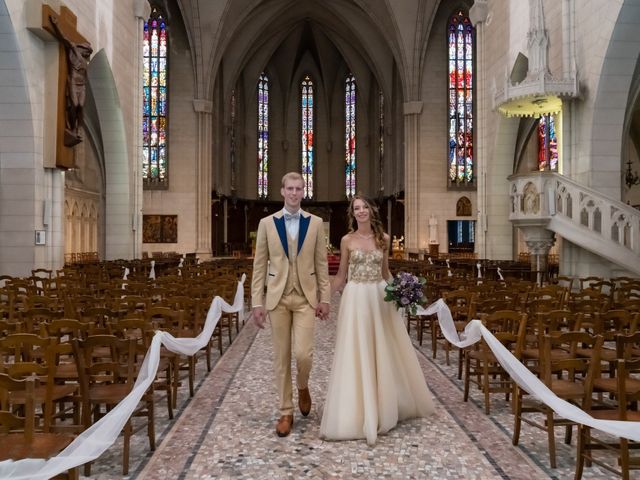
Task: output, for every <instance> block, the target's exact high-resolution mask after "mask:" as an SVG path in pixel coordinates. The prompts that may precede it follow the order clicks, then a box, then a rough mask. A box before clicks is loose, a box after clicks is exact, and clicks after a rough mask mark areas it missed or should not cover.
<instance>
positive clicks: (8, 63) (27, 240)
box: [0, 0, 48, 276]
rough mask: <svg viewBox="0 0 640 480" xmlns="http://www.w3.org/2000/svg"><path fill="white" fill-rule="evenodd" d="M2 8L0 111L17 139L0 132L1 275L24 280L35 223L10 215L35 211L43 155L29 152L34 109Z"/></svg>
mask: <svg viewBox="0 0 640 480" xmlns="http://www.w3.org/2000/svg"><path fill="white" fill-rule="evenodd" d="M7 3H8V2H5V0H0V37H1V38H2V58H1V59H0V67H1V68H2V71H3V72H4V73H5V74H6V75H7V78H9V76H10V78H11V79H12V81H11V84H10V85H6V84H3V85H2V86H0V111H2V112H3V114H4V115H8V114H11V113H13V118H14V119H20V120H19V121H14V122H12V123H13V125H14V126H16V125H19V128H20V137H19V138H15V130H13V129H6V128H4V129H0V156H1V157H2V163H0V178H2V188H0V204H2V206H3V208H2V210H1V211H0V235H2V236H3V242H2V248H0V272H2V273H3V274H8V275H16V276H23V275H28V274H29V272H30V271H31V269H32V268H33V263H34V261H35V251H34V248H33V247H32V245H33V232H34V230H35V228H36V218H35V216H34V215H23V216H20V217H17V216H15V215H11V212H12V211H16V208H17V207H18V206H19V205H22V208H23V209H24V206H25V205H28V204H31V205H33V208H34V209H35V203H36V184H35V182H36V172H37V170H36V169H37V168H41V162H42V154H36V153H34V152H37V151H38V148H36V144H35V136H34V122H35V121H36V117H35V115H34V112H33V109H34V108H36V107H35V106H34V105H33V104H32V102H31V100H30V94H29V93H30V92H29V84H28V82H27V79H26V78H25V71H26V64H27V63H28V62H27V60H26V59H25V57H24V55H25V53H24V51H23V49H22V47H21V41H20V39H19V38H18V34H17V31H16V30H15V28H14V26H13V22H12V19H11V14H10V9H9V7H10V6H11V5H10V4H9V5H8V4H7ZM25 182H28V183H25ZM14 207H16V208H14ZM27 210H28V209H24V211H27ZM39 248H43V247H39ZM45 248H48V247H45ZM17 259H20V261H18V260H17Z"/></svg>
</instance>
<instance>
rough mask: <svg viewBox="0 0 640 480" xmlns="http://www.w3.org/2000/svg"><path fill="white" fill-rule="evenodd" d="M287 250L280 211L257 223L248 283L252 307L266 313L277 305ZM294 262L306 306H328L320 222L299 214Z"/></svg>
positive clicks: (287, 261)
mask: <svg viewBox="0 0 640 480" xmlns="http://www.w3.org/2000/svg"><path fill="white" fill-rule="evenodd" d="M288 248H289V247H288V243H287V232H286V228H285V224H284V218H283V212H282V210H280V211H278V212H276V213H274V214H273V215H269V216H268V217H264V218H263V219H262V220H260V224H259V225H258V234H257V238H256V253H255V257H254V260H253V278H252V281H251V304H252V305H263V306H264V307H265V308H266V309H267V310H273V309H274V308H276V306H277V305H278V302H279V301H280V298H281V297H282V294H283V292H284V288H285V286H286V283H287V275H288V274H289V257H288ZM296 263H297V267H298V280H299V281H300V286H301V287H302V292H303V293H304V296H305V298H306V299H307V301H308V302H309V304H310V305H311V306H312V307H313V308H315V307H316V306H317V305H318V302H326V303H329V301H330V297H331V287H330V285H329V270H328V264H327V248H326V240H325V234H324V227H323V225H322V219H321V218H320V217H317V216H315V215H311V214H310V213H307V212H302V211H301V216H300V230H299V232H298V255H297V257H296ZM265 285H266V287H267V292H266V296H265V293H264V289H265Z"/></svg>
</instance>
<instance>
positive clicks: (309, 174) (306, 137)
mask: <svg viewBox="0 0 640 480" xmlns="http://www.w3.org/2000/svg"><path fill="white" fill-rule="evenodd" d="M300 93H301V99H302V109H301V110H302V128H301V130H302V178H304V181H305V189H304V198H313V169H314V167H315V165H314V162H315V158H314V151H315V148H314V144H313V81H312V80H311V78H309V75H306V76H305V77H304V80H302V85H301V92H300Z"/></svg>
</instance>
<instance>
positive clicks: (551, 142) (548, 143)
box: [538, 114, 558, 172]
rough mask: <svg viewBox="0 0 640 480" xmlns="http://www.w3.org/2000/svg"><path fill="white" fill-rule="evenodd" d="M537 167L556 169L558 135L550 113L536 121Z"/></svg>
mask: <svg viewBox="0 0 640 480" xmlns="http://www.w3.org/2000/svg"><path fill="white" fill-rule="evenodd" d="M538 168H539V169H540V170H553V171H556V172H557V171H558V137H557V136H556V118H555V115H552V114H547V115H543V116H541V117H540V120H539V122H538Z"/></svg>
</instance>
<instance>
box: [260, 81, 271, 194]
mask: <svg viewBox="0 0 640 480" xmlns="http://www.w3.org/2000/svg"><path fill="white" fill-rule="evenodd" d="M268 173H269V79H268V78H267V75H266V74H265V73H264V72H263V73H261V74H260V78H259V79H258V198H267V195H268V193H269V192H268V186H269V177H268Z"/></svg>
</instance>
